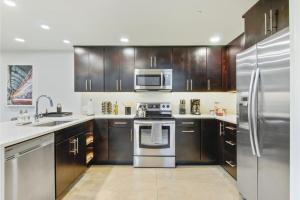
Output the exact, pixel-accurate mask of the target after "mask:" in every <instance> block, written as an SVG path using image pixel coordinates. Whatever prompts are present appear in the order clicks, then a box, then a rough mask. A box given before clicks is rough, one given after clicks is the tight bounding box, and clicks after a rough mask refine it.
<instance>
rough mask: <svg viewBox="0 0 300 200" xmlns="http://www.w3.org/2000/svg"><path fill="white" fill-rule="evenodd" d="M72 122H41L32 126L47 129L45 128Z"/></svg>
mask: <svg viewBox="0 0 300 200" xmlns="http://www.w3.org/2000/svg"><path fill="white" fill-rule="evenodd" d="M71 121H72V120H65V121H48V122H41V123H38V124H32V125H33V126H38V127H47V126H57V125H61V124H65V123H68V122H71Z"/></svg>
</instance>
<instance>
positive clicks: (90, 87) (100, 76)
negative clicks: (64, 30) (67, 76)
mask: <svg viewBox="0 0 300 200" xmlns="http://www.w3.org/2000/svg"><path fill="white" fill-rule="evenodd" d="M74 66H75V69H74V70H75V77H74V78H75V92H102V91H104V65H103V48H101V47H100V48H99V47H74Z"/></svg>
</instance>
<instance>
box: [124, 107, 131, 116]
mask: <svg viewBox="0 0 300 200" xmlns="http://www.w3.org/2000/svg"><path fill="white" fill-rule="evenodd" d="M125 115H131V107H130V106H125Z"/></svg>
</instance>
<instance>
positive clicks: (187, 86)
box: [186, 79, 189, 91]
mask: <svg viewBox="0 0 300 200" xmlns="http://www.w3.org/2000/svg"><path fill="white" fill-rule="evenodd" d="M186 91H189V80H188V79H187V80H186Z"/></svg>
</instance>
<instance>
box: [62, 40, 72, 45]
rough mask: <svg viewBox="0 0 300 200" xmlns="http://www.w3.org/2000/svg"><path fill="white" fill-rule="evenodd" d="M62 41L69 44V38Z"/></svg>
mask: <svg viewBox="0 0 300 200" xmlns="http://www.w3.org/2000/svg"><path fill="white" fill-rule="evenodd" d="M63 43H65V44H70V43H71V42H70V40H63Z"/></svg>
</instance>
